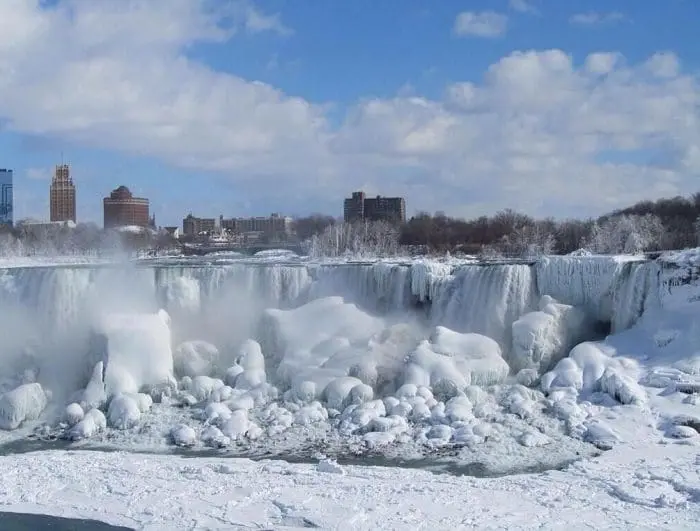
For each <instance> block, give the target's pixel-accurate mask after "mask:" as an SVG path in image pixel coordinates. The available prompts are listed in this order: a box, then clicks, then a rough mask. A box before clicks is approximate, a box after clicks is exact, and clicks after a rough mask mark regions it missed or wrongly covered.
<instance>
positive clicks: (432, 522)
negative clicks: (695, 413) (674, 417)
mask: <svg viewBox="0 0 700 531" xmlns="http://www.w3.org/2000/svg"><path fill="white" fill-rule="evenodd" d="M0 466H1V467H2V470H3V481H2V483H1V484H0V504H2V505H1V507H2V510H4V511H11V512H25V513H41V514H51V515H55V516H64V517H80V518H90V519H97V520H102V521H105V522H108V523H111V524H113V525H124V526H129V527H133V528H136V529H144V530H150V531H156V530H178V529H303V528H312V527H316V528H320V529H338V530H341V529H343V530H345V529H426V530H428V529H430V530H433V529H435V530H439V529H444V530H452V529H470V528H479V529H588V528H590V529H650V530H651V529H697V522H698V519H700V475H699V474H698V470H699V469H700V462H699V461H698V452H697V447H696V446H689V445H685V444H679V443H676V444H668V445H660V444H656V443H651V444H648V443H645V444H633V445H630V446H628V447H625V448H619V449H615V450H611V451H610V452H607V453H606V454H604V455H603V456H601V457H598V458H596V459H592V460H590V461H585V462H581V463H577V464H574V465H572V466H570V467H569V468H568V469H567V470H566V471H561V472H558V471H551V472H545V473H541V474H532V475H516V476H506V477H500V478H492V479H478V478H472V477H456V476H451V475H445V474H443V475H435V474H432V473H430V472H427V471H422V470H410V469H401V468H390V467H364V466H339V465H336V464H334V463H333V462H327V461H321V462H320V463H319V464H317V465H305V464H289V463H285V462H283V461H261V462H254V461H249V460H245V459H225V458H197V459H189V458H182V457H175V456H161V455H139V454H129V453H102V452H67V451H58V452H41V453H33V454H23V455H13V456H7V457H0Z"/></svg>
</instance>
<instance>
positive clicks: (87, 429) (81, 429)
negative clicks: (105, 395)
mask: <svg viewBox="0 0 700 531" xmlns="http://www.w3.org/2000/svg"><path fill="white" fill-rule="evenodd" d="M106 427H107V419H106V418H105V416H104V413H102V411H100V410H99V409H91V410H90V411H88V412H87V413H85V416H84V417H83V420H81V421H80V422H78V423H77V424H76V425H75V426H73V427H72V428H71V430H70V431H69V432H68V438H69V439H71V440H73V441H79V440H82V439H89V438H90V437H92V436H93V435H96V434H97V433H99V432H101V431H103V430H104V429H105V428H106Z"/></svg>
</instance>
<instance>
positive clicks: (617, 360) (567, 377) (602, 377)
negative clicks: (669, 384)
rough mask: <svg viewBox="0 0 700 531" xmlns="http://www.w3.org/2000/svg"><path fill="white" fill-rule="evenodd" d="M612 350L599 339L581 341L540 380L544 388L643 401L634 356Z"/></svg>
mask: <svg viewBox="0 0 700 531" xmlns="http://www.w3.org/2000/svg"><path fill="white" fill-rule="evenodd" d="M614 354H615V351H614V349H612V348H611V347H609V346H606V345H603V344H600V343H590V342H586V343H581V344H580V345H577V346H576V347H574V348H573V350H572V351H571V353H570V354H569V357H568V358H564V359H562V360H561V361H559V363H557V365H556V366H555V367H554V369H552V370H551V371H550V372H548V373H546V374H545V375H544V376H543V377H542V379H541V382H540V386H541V389H542V391H543V392H545V393H551V392H552V391H554V390H555V389H558V388H573V389H575V390H576V391H577V392H583V393H586V394H590V393H595V392H603V393H607V394H608V395H610V396H611V397H612V398H614V399H615V400H617V401H618V402H620V403H622V404H634V405H642V404H644V403H646V401H647V394H646V391H644V389H643V388H642V387H641V386H640V385H639V383H638V381H639V376H640V369H639V366H638V365H637V363H636V362H635V361H634V360H631V359H629V358H624V357H612V356H614Z"/></svg>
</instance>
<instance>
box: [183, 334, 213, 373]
mask: <svg viewBox="0 0 700 531" xmlns="http://www.w3.org/2000/svg"><path fill="white" fill-rule="evenodd" d="M173 358H174V360H173V361H174V365H175V373H176V374H177V375H178V376H189V377H191V378H194V377H195V376H213V375H214V373H215V372H216V371H217V369H218V367H217V364H218V362H219V349H218V348H216V347H215V346H214V345H212V344H211V343H208V342H206V341H185V342H184V343H181V344H180V345H178V346H177V348H176V349H175V352H174V353H173Z"/></svg>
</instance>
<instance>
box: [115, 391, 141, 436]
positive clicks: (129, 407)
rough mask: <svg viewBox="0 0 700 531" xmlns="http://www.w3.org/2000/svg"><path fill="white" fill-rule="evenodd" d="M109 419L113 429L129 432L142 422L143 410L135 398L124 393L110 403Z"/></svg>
mask: <svg viewBox="0 0 700 531" xmlns="http://www.w3.org/2000/svg"><path fill="white" fill-rule="evenodd" d="M107 417H108V418H109V424H110V426H112V427H113V428H117V429H118V430H128V429H129V428H133V427H134V426H137V425H138V423H139V421H140V420H141V410H140V408H139V405H138V403H137V402H136V400H134V398H133V397H131V396H129V395H127V394H123V393H122V394H118V395H116V396H115V397H113V398H112V400H111V401H110V403H109V410H108V411H107Z"/></svg>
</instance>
